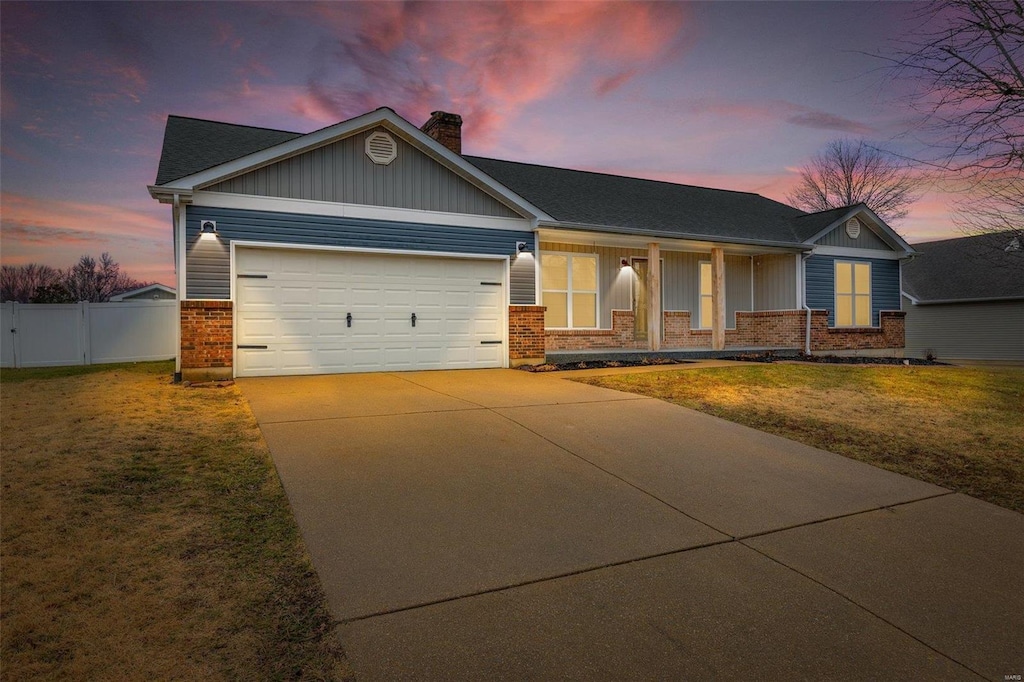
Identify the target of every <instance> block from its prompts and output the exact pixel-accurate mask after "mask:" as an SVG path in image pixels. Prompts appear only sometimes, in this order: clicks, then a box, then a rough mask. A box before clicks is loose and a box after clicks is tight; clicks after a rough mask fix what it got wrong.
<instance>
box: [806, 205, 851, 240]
mask: <svg viewBox="0 0 1024 682" xmlns="http://www.w3.org/2000/svg"><path fill="white" fill-rule="evenodd" d="M861 205H863V204H853V205H852V206H840V207H839V208H830V209H828V210H827V211H818V212H817V213H808V214H807V215H802V216H799V217H797V218H794V219H793V229H794V230H795V231H796V236H797V237H798V238H799V239H800V241H802V242H804V241H807V240H808V239H810V238H811V237H813V236H814V235H816V234H818V233H819V232H821V231H822V230H824V229H825V228H826V227H828V226H829V225H831V224H832V223H834V222H835V221H837V220H839V219H840V218H842V217H843V216H844V215H846V214H847V213H849V212H850V209H851V208H853V207H854V206H861Z"/></svg>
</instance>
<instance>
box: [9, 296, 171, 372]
mask: <svg viewBox="0 0 1024 682" xmlns="http://www.w3.org/2000/svg"><path fill="white" fill-rule="evenodd" d="M177 319H178V302H177V301H138V302H136V301H126V302H123V303H84V302H83V303H71V304H67V305H62V304H58V305H50V304H42V303H3V304H0V322H2V326H0V367H56V366H59V365H97V364H102V363H107V362H138V361H143V360H168V359H170V358H173V357H174V356H175V347H174V346H175V342H176V340H177V336H176V323H177Z"/></svg>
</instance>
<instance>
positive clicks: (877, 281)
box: [804, 255, 901, 327]
mask: <svg viewBox="0 0 1024 682" xmlns="http://www.w3.org/2000/svg"><path fill="white" fill-rule="evenodd" d="M837 260H841V261H851V262H854V263H871V324H872V325H873V326H875V327H877V326H879V325H880V322H879V315H878V313H879V311H882V310H900V303H901V302H900V262H899V261H898V260H890V259H882V258H848V257H845V256H817V255H815V256H811V257H810V258H808V259H807V261H806V262H805V263H804V287H805V294H806V298H805V300H806V302H807V305H808V306H809V307H811V308H813V309H815V310H828V324H829V326H830V327H834V326H835V324H836V315H835V307H836V301H835V297H836V291H835V261H837Z"/></svg>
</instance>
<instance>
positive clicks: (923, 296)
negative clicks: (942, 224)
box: [903, 232, 1024, 303]
mask: <svg viewBox="0 0 1024 682" xmlns="http://www.w3.org/2000/svg"><path fill="white" fill-rule="evenodd" d="M1012 238H1013V234H1012V233H1010V232H1003V233H999V234H991V235H980V236H975V237H961V238H959V239H944V240H942V241H936V242H924V243H922V244H914V245H913V246H914V248H915V249H916V250H917V251H919V252H920V253H921V255H920V256H917V257H916V258H914V259H913V260H911V261H910V262H908V263H904V265H903V291H905V292H906V293H907V294H909V295H910V296H913V297H914V298H915V299H917V300H919V301H922V302H925V303H927V302H928V301H955V300H969V299H984V298H1024V243H1021V244H1020V246H1021V249H1020V250H1017V251H1006V247H1007V246H1008V245H1009V244H1010V240H1011V239H1012ZM1021 241H1022V242H1024V239H1022V240H1021Z"/></svg>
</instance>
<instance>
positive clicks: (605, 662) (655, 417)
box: [239, 370, 1024, 680]
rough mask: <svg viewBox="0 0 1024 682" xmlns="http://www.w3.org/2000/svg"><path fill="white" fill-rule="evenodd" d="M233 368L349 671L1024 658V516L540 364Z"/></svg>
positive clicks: (777, 674)
mask: <svg viewBox="0 0 1024 682" xmlns="http://www.w3.org/2000/svg"><path fill="white" fill-rule="evenodd" d="M239 384H240V386H241V387H242V391H243V393H244V394H245V396H246V398H247V399H248V400H249V403H250V404H251V406H252V409H253V411H254V412H255V414H256V417H257V419H258V421H259V423H260V427H261V428H262V430H263V434H264V436H265V438H266V440H267V443H268V444H269V446H270V450H271V452H272V453H273V458H274V462H275V464H276V465H277V469H278V472H279V473H280V476H281V480H282V481H283V483H284V487H285V490H286V491H287V493H288V497H289V499H290V501H291V504H292V508H293V509H294V512H295V516H296V518H297V520H298V523H299V527H300V528H301V530H302V534H303V537H304V539H305V541H306V544H307V546H308V548H309V551H310V553H311V555H312V558H313V563H314V565H315V567H316V569H317V571H318V573H319V575H320V577H321V579H322V581H323V585H324V589H325V591H326V593H327V597H328V601H329V603H330V608H331V609H332V612H333V613H334V615H335V617H336V618H338V620H339V621H341V622H342V625H341V627H340V634H341V638H342V642H343V644H344V646H345V649H346V651H347V653H348V656H349V658H350V661H351V664H352V667H353V669H354V670H355V672H356V674H357V676H358V677H359V679H387V680H393V679H411V678H416V679H481V680H484V679H486V680H491V679H515V680H523V679H537V680H541V679H543V680H547V679H587V680H593V679H652V678H672V679H708V678H714V679H720V678H723V677H734V676H744V677H745V678H757V679H792V678H814V679H833V678H835V679H839V678H841V679H844V680H845V679H868V678H871V679H910V678H916V679H983V678H988V679H999V680H1002V679H1004V676H1005V675H1020V674H1021V673H1024V626H1022V620H1021V614H1022V613H1024V579H1022V576H1024V571H1022V568H1021V557H1022V556H1024V516H1021V515H1020V514H1017V513H1014V512H1011V511H1007V510H1004V509H1001V508H998V507H995V506H992V505H989V504H986V503H984V502H980V501H977V500H974V499H972V498H969V497H965V496H962V495H956V494H952V493H950V492H949V491H946V490H944V489H942V488H938V487H936V486H932V485H929V484H926V483H921V482H919V481H915V480H912V479H909V478H906V477H903V476H899V475H896V474H892V473H888V472H885V471H882V470H880V469H876V468H874V467H871V466H868V465H865V464H861V463H858V462H854V461H852V460H849V459H846V458H843V457H840V456H838V455H833V454H831V453H828V452H824V451H821V450H816V449H814V448H810V447H807V446H804V445H800V444H798V443H794V442H792V441H789V440H785V439H782V438H778V437H775V436H771V435H767V434H764V433H761V432H759V431H755V430H753V429H748V428H746V427H742V426H738V425H735V424H731V423H729V422H725V421H722V420H719V419H716V418H713V417H709V416H706V415H703V414H700V413H697V412H694V411H692V410H687V409H684V408H681V407H677V406H674V405H670V404H667V403H664V402H661V401H658V400H653V399H648V398H642V397H638V396H633V395H628V394H624V393H618V392H615V391H610V390H607V389H602V388H597V387H593V386H586V385H582V384H577V383H575V382H572V381H568V380H565V379H563V378H560V377H555V376H550V375H538V374H528V373H525V372H518V371H514V370H476V371H460V372H416V373H400V374H362V375H337V376H316V377H277V378H267V379H245V380H241V381H240V382H239ZM886 418H889V417H886ZM892 418H896V417H892ZM1016 679H1019V678H1016Z"/></svg>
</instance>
